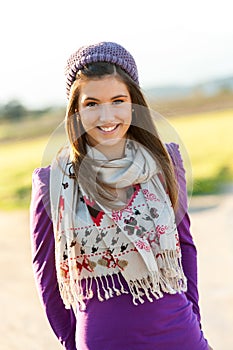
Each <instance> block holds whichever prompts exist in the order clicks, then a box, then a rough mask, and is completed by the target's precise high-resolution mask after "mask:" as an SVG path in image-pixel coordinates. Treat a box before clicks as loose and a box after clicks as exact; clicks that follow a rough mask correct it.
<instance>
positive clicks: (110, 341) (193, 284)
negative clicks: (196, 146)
mask: <svg viewBox="0 0 233 350" xmlns="http://www.w3.org/2000/svg"><path fill="white" fill-rule="evenodd" d="M167 148H168V151H169V153H170V154H171V155H172V159H173V162H174V165H175V169H176V174H177V178H178V182H179V186H180V207H179V211H178V213H177V221H178V222H179V223H178V232H179V236H180V244H181V250H182V264H183V268H184V272H185V275H186V276H187V278H188V291H187V293H182V294H175V295H170V294H165V295H164V297H163V298H162V299H159V300H156V301H154V302H153V303H150V302H149V301H145V303H144V304H142V305H139V306H134V305H133V303H132V299H131V297H130V296H129V295H121V296H119V297H114V298H112V299H109V300H108V301H105V302H99V301H98V300H97V299H96V298H93V299H91V300H90V301H89V302H88V306H87V310H86V311H85V312H83V311H82V312H81V311H79V310H78V311H77V320H76V317H75V315H74V312H73V311H72V310H66V309H65V307H64V305H63V302H62V300H61V297H60V294H59V290H58V284H57V279H56V273H55V259H54V235H53V228H52V222H51V220H50V214H49V213H50V210H49V174H50V168H49V167H47V168H40V169H36V170H35V171H34V173H33V186H32V187H33V190H32V201H31V242H32V256H33V269H34V275H35V280H36V284H37V288H38V293H39V296H40V299H41V302H42V305H43V307H44V310H45V312H46V315H47V318H48V320H49V322H50V325H51V327H52V329H53V331H54V333H55V334H56V336H57V338H58V339H59V341H60V342H61V344H62V345H63V346H64V348H65V349H67V350H76V349H77V350H119V349H120V350H129V349H130V350H131V349H132V350H139V349H140V350H142V349H143V350H155V349H156V350H166V349H172V350H180V349H182V350H207V349H208V345H207V341H206V340H205V339H204V336H203V333H202V331H201V327H200V310H199V306H198V289H197V252H196V247H195V245H194V242H193V239H192V236H191V233H190V221H189V216H188V214H187V199H186V195H185V193H186V188H185V186H186V184H185V177H184V169H183V164H182V160H181V157H180V154H179V150H178V146H177V145H176V144H169V145H167ZM181 217H182V219H181ZM93 287H94V288H95V286H93ZM75 337H76V341H77V342H75ZM76 346H77V348H76Z"/></svg>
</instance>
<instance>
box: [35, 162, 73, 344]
mask: <svg viewBox="0 0 233 350" xmlns="http://www.w3.org/2000/svg"><path fill="white" fill-rule="evenodd" d="M49 172H50V169H49V167H48V168H40V169H36V170H35V171H34V173H33V176H32V198H31V206H30V235H31V247H32V264H33V273H34V278H35V282H36V286H37V290H38V294H39V298H40V301H41V303H42V306H43V308H44V311H45V313H46V316H47V319H48V321H49V323H50V325H51V327H52V329H53V331H54V333H55V335H56V336H57V338H58V340H59V341H60V343H61V344H62V345H63V347H64V349H67V350H76V346H75V327H76V319H75V315H74V312H73V310H72V309H70V310H67V309H65V306H64V304H63V301H62V299H61V297H60V292H59V289H58V283H57V278H56V269H55V243H54V234H53V225H52V221H51V219H50V205H49Z"/></svg>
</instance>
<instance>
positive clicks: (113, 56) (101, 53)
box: [65, 41, 139, 98]
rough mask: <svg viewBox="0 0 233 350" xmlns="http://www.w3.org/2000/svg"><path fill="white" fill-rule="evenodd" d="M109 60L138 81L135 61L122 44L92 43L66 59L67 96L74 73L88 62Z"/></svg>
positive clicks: (73, 79)
mask: <svg viewBox="0 0 233 350" xmlns="http://www.w3.org/2000/svg"><path fill="white" fill-rule="evenodd" d="M94 62H109V63H113V64H116V65H118V66H120V67H121V68H122V69H123V70H124V71H125V72H126V73H127V74H128V75H129V76H130V77H131V79H133V80H134V81H135V83H136V84H139V82H138V70H137V66H136V62H135V60H134V58H133V56H132V55H131V53H129V51H127V50H126V49H125V48H124V47H123V46H121V45H119V44H117V43H114V42H109V41H103V42H99V43H96V44H93V45H88V46H82V47H80V48H79V49H78V50H77V51H76V52H74V53H73V54H72V55H71V56H70V57H69V59H68V60H67V65H66V67H65V76H66V93H67V98H69V94H70V89H71V86H72V84H73V82H74V81H75V79H76V74H77V72H78V71H79V70H80V69H83V68H84V67H85V66H86V65H87V64H88V63H94Z"/></svg>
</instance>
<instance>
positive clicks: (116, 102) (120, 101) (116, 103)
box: [113, 100, 124, 105]
mask: <svg viewBox="0 0 233 350" xmlns="http://www.w3.org/2000/svg"><path fill="white" fill-rule="evenodd" d="M123 102H124V101H123V100H115V101H113V104H115V105H118V104H121V103H123Z"/></svg>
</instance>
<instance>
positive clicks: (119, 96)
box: [84, 94, 128, 102]
mask: <svg viewBox="0 0 233 350" xmlns="http://www.w3.org/2000/svg"><path fill="white" fill-rule="evenodd" d="M122 97H128V95H124V94H120V95H116V96H113V97H111V100H115V99H116V98H122ZM87 100H92V101H97V102H99V101H100V100H99V99H98V98H96V97H91V96H88V97H85V99H84V102H85V101H87Z"/></svg>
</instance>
